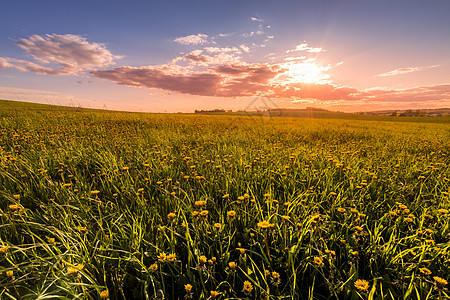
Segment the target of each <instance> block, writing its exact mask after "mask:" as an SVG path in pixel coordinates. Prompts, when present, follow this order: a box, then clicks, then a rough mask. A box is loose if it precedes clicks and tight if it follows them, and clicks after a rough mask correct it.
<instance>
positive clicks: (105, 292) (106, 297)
mask: <svg viewBox="0 0 450 300" xmlns="http://www.w3.org/2000/svg"><path fill="white" fill-rule="evenodd" d="M108 297H109V291H108V290H104V291H102V292H101V293H100V298H101V299H108Z"/></svg>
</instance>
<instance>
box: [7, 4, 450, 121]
mask: <svg viewBox="0 0 450 300" xmlns="http://www.w3.org/2000/svg"><path fill="white" fill-rule="evenodd" d="M281 2H283V3H282V4H281V3H280V2H276V3H275V2H274V3H272V2H267V3H266V2H260V1H253V0H250V1H245V3H240V2H239V4H236V5H235V4H232V3H226V2H223V3H217V2H211V1H195V3H197V5H189V4H188V3H186V2H183V1H171V2H170V3H163V2H161V3H159V2H158V3H156V4H155V3H147V2H144V1H137V2H135V3H133V4H132V5H131V4H129V5H119V4H118V3H110V2H105V1H96V3H95V5H93V4H92V3H91V2H89V1H80V2H77V4H74V3H58V4H57V5H56V4H55V5H53V6H51V7H45V5H44V6H42V5H39V4H37V3H36V2H35V1H27V0H24V1H20V4H18V3H16V2H14V1H9V2H7V3H6V4H5V5H4V6H5V7H4V8H3V11H4V17H3V18H2V20H1V21H0V22H1V23H0V24H1V26H2V27H1V28H2V30H1V31H0V39H1V40H2V43H0V45H1V46H0V79H1V84H0V98H2V99H10V100H23V101H32V102H41V103H49V104H61V105H75V106H83V107H97V108H110V109H119V110H130V111H150V112H178V111H182V112H192V111H194V110H195V109H214V108H225V109H233V110H238V109H244V108H245V107H247V106H248V103H249V101H251V100H249V99H253V97H257V96H258V95H262V94H264V95H266V96H267V97H270V98H272V99H274V101H275V102H276V103H277V106H283V107H287V108H304V107H306V104H305V103H307V105H308V106H316V107H321V108H325V109H331V110H343V111H363V110H380V109H407V108H412V109H420V108H439V107H450V61H449V60H448V53H450V39H449V38H448V29H449V28H450V21H449V19H448V18H447V15H446V14H445V13H444V12H448V11H450V3H449V2H448V1H439V2H436V3H434V4H433V5H429V4H427V3H425V2H423V1H396V2H395V3H392V2H390V1H372V2H370V1H356V0H351V1H347V2H339V1H331V2H329V3H328V4H326V5H321V4H319V3H316V2H311V1H281ZM24 7H26V8H27V9H24ZM105 7H108V8H107V11H108V13H106V12H105V13H103V12H104V9H105ZM70 11H73V15H71V16H70V17H67V12H70ZM219 11H220V14H218V12H219ZM100 12H101V13H100ZM117 15H121V20H122V21H121V22H119V23H118V22H117V18H116V17H115V16H117ZM63 16H64V17H63ZM380 16H382V18H380ZM194 20H195V22H194ZM98 24H103V25H102V27H101V28H99V26H98ZM418 41H420V43H418Z"/></svg>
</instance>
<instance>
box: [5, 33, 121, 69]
mask: <svg viewBox="0 0 450 300" xmlns="http://www.w3.org/2000/svg"><path fill="white" fill-rule="evenodd" d="M16 44H17V45H18V46H19V47H20V48H22V49H23V50H25V51H26V52H27V53H28V54H29V55H31V56H32V57H33V59H34V60H35V61H37V62H38V63H40V64H37V63H34V62H30V61H26V60H19V59H14V58H5V57H4V58H0V67H2V68H15V69H17V70H20V71H28V72H35V73H38V74H49V75H76V74H79V73H81V72H84V71H88V70H95V69H98V68H103V67H107V66H110V65H114V64H115V62H114V60H116V59H120V58H122V57H121V56H118V55H113V54H112V53H111V52H110V51H109V50H108V49H106V47H105V46H104V45H103V44H100V43H89V42H88V41H86V39H85V38H83V37H81V36H79V35H74V34H62V35H61V34H47V35H45V36H43V37H42V36H39V35H33V36H31V37H29V38H28V39H20V40H19V41H16ZM43 65H47V66H43Z"/></svg>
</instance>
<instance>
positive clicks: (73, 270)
mask: <svg viewBox="0 0 450 300" xmlns="http://www.w3.org/2000/svg"><path fill="white" fill-rule="evenodd" d="M83 268H84V265H82V264H78V265H75V266H69V267H67V273H69V274H76V273H78V271H80V270H81V269H83Z"/></svg>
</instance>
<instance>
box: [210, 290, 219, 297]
mask: <svg viewBox="0 0 450 300" xmlns="http://www.w3.org/2000/svg"><path fill="white" fill-rule="evenodd" d="M217 296H219V292H218V291H211V298H213V299H215V298H216V297H217Z"/></svg>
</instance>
